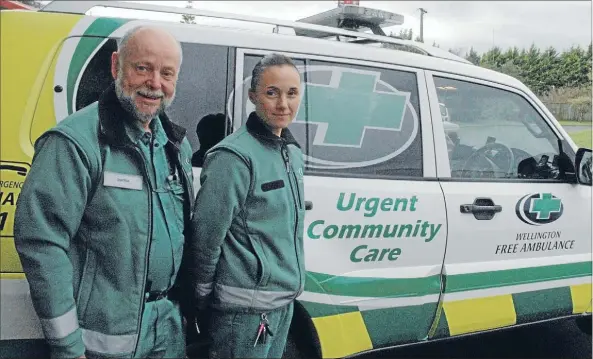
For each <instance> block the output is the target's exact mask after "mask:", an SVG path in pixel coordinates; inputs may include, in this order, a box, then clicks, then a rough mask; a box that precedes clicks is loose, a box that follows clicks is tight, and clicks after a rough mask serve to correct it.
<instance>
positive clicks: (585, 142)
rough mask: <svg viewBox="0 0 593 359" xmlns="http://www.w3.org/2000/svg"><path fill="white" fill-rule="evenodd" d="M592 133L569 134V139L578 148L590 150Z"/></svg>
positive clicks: (586, 131) (588, 131) (585, 131)
mask: <svg viewBox="0 0 593 359" xmlns="http://www.w3.org/2000/svg"><path fill="white" fill-rule="evenodd" d="M592 133H593V131H591V130H584V131H579V132H573V133H569V135H570V137H571V138H572V139H573V141H574V142H575V143H576V144H577V145H578V146H579V147H585V148H591V134H592Z"/></svg>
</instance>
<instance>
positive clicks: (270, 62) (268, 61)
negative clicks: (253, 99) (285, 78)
mask: <svg viewBox="0 0 593 359" xmlns="http://www.w3.org/2000/svg"><path fill="white" fill-rule="evenodd" d="M283 65H288V66H292V67H294V69H295V70H297V72H299V69H298V68H297V67H296V65H295V64H294V62H293V61H292V59H291V58H290V57H288V56H285V55H281V54H276V53H273V54H269V55H266V56H264V58H263V59H261V60H259V62H258V63H257V65H255V67H254V68H253V72H252V74H251V91H255V90H256V89H257V85H258V84H259V81H260V79H261V75H262V74H263V73H264V71H265V70H266V69H267V68H270V67H273V66H283Z"/></svg>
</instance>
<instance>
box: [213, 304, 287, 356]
mask: <svg viewBox="0 0 593 359" xmlns="http://www.w3.org/2000/svg"><path fill="white" fill-rule="evenodd" d="M293 310H294V303H290V304H288V305H286V306H284V307H281V308H278V309H275V310H273V311H270V312H266V315H267V317H268V324H269V327H270V330H271V332H272V334H274V335H273V336H270V335H268V336H267V340H266V343H263V342H262V341H261V340H260V341H259V342H258V343H257V344H256V345H255V346H254V343H255V338H256V337H257V329H258V327H259V324H260V320H261V313H258V314H253V313H232V312H221V311H219V310H216V309H214V310H213V311H212V314H211V320H210V327H209V330H208V332H209V337H210V353H209V357H210V358H211V359H218V358H282V355H283V354H284V348H285V347H286V339H287V337H288V330H289V329H290V323H291V321H292V313H293Z"/></svg>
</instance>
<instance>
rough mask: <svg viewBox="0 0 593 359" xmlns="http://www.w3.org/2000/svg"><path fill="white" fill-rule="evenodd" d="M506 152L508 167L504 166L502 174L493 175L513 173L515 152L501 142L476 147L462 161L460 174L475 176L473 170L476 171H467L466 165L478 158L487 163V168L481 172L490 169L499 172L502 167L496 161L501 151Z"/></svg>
mask: <svg viewBox="0 0 593 359" xmlns="http://www.w3.org/2000/svg"><path fill="white" fill-rule="evenodd" d="M505 152H506V154H507V158H508V159H507V162H508V168H506V170H505V171H503V172H504V174H503V175H502V176H496V175H495V177H499V178H500V177H502V178H505V177H508V176H510V175H511V174H512V173H513V170H514V167H515V154H514V153H513V151H512V150H511V149H510V148H509V147H507V146H505V145H503V144H502V143H496V142H493V143H489V144H487V145H485V146H483V147H480V148H478V149H477V150H475V151H474V152H473V153H472V154H471V155H470V156H469V157H468V158H467V160H466V161H465V162H464V164H463V166H462V168H461V175H462V176H463V177H468V174H469V177H472V178H473V177H477V176H475V175H474V174H475V172H476V171H467V170H466V167H468V166H469V164H471V163H472V162H474V161H476V160H478V159H482V161H481V162H482V163H487V164H488V167H489V168H488V169H486V170H481V171H480V172H481V173H483V172H485V171H488V170H491V171H492V173H494V174H496V173H499V172H501V170H502V169H503V168H502V167H501V166H500V165H499V164H498V163H497V162H500V161H498V159H499V158H500V157H501V155H502V154H503V153H505ZM476 167H478V169H479V168H480V167H481V166H480V165H478V166H476Z"/></svg>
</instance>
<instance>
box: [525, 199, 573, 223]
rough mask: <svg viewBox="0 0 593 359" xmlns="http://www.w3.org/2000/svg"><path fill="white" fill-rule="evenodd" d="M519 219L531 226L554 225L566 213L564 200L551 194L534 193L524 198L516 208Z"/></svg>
mask: <svg viewBox="0 0 593 359" xmlns="http://www.w3.org/2000/svg"><path fill="white" fill-rule="evenodd" d="M515 211H516V213H517V217H519V219H520V220H521V221H523V222H525V223H527V224H530V225H534V226H537V225H542V224H547V223H552V222H554V221H555V220H557V219H558V218H560V216H562V213H563V211H564V205H563V204H562V200H561V199H559V198H557V197H555V196H553V195H552V194H551V193H534V194H528V195H526V196H524V197H522V198H521V199H520V200H519V201H518V202H517V205H516V207H515Z"/></svg>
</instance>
